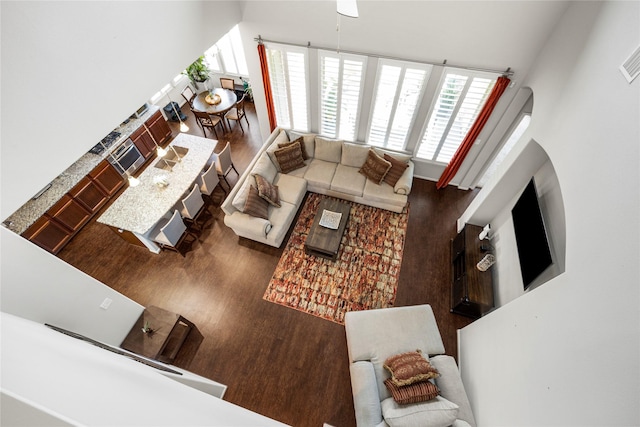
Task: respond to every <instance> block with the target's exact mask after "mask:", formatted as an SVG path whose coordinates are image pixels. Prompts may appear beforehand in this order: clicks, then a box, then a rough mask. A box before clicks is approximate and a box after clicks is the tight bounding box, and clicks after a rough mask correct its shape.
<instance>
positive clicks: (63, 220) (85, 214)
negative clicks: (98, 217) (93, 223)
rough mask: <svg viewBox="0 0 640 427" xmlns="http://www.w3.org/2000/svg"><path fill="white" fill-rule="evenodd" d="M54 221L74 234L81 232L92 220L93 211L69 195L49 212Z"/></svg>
mask: <svg viewBox="0 0 640 427" xmlns="http://www.w3.org/2000/svg"><path fill="white" fill-rule="evenodd" d="M45 215H49V216H50V217H51V218H52V219H55V220H57V221H58V222H59V223H60V224H62V225H63V226H65V227H67V228H68V229H69V230H70V231H71V233H72V234H75V232H76V231H78V230H80V229H81V228H82V226H83V225H85V224H86V223H87V221H89V219H90V218H91V211H89V210H87V209H85V208H84V207H82V205H81V204H80V203H79V202H78V201H76V200H75V199H74V198H72V197H71V196H70V195H69V194H65V195H64V196H62V199H60V200H59V201H58V203H56V204H55V205H53V206H52V207H51V209H49V210H48V211H47V213H46V214H45Z"/></svg>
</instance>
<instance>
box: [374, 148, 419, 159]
mask: <svg viewBox="0 0 640 427" xmlns="http://www.w3.org/2000/svg"><path fill="white" fill-rule="evenodd" d="M374 150H375V151H376V153H377V154H378V155H379V156H380V157H384V155H385V154H388V155H390V156H393V157H394V158H395V159H397V160H400V161H402V162H408V161H409V160H411V154H404V153H398V152H397V151H391V150H385V149H384V148H379V147H375V148H374Z"/></svg>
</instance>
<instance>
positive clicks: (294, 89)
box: [266, 45, 309, 132]
mask: <svg viewBox="0 0 640 427" xmlns="http://www.w3.org/2000/svg"><path fill="white" fill-rule="evenodd" d="M266 53H267V62H268V63H269V78H270V81H271V92H272V95H273V103H274V106H275V110H276V121H277V123H278V126H282V127H286V128H291V129H296V130H299V131H303V132H308V131H309V114H308V108H307V99H309V97H308V93H307V62H308V60H307V50H306V49H301V48H295V47H292V46H277V45H269V46H266Z"/></svg>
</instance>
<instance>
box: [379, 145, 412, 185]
mask: <svg viewBox="0 0 640 427" xmlns="http://www.w3.org/2000/svg"><path fill="white" fill-rule="evenodd" d="M384 159H385V160H386V161H388V162H389V163H391V169H389V171H388V172H387V174H386V175H385V176H384V182H386V183H387V184H389V185H390V186H392V187H394V186H395V185H396V183H397V182H398V180H399V179H400V177H401V176H402V174H403V173H404V171H405V169H407V168H408V167H409V163H407V162H403V161H402V160H398V159H396V158H395V157H391V156H390V155H388V154H387V153H385V154H384Z"/></svg>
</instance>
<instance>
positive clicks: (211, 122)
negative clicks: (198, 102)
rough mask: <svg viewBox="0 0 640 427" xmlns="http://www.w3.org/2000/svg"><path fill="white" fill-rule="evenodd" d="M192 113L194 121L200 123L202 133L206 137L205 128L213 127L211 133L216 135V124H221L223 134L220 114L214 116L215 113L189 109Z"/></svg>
mask: <svg viewBox="0 0 640 427" xmlns="http://www.w3.org/2000/svg"><path fill="white" fill-rule="evenodd" d="M191 111H192V112H193V115H194V116H195V117H196V121H197V122H198V124H199V125H200V128H201V129H202V134H203V135H204V136H205V137H206V136H207V133H206V132H205V128H209V129H213V133H214V134H215V135H216V138H219V137H218V131H217V130H216V126H218V125H220V126H222V132H223V134H224V123H223V122H222V118H221V117H220V116H216V115H215V114H209V113H205V112H204V111H198V110H194V109H191Z"/></svg>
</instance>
